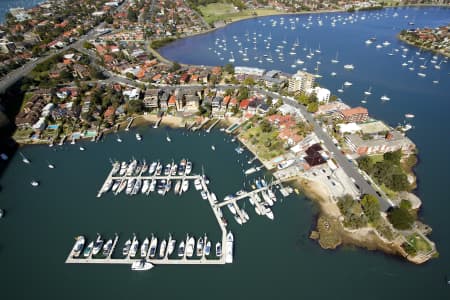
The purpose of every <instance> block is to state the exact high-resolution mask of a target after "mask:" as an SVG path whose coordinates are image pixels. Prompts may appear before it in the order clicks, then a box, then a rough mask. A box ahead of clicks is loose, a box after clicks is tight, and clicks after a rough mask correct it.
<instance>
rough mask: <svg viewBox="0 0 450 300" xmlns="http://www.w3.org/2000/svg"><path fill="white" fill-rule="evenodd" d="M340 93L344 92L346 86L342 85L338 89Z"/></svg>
mask: <svg viewBox="0 0 450 300" xmlns="http://www.w3.org/2000/svg"><path fill="white" fill-rule="evenodd" d="M337 91H338V92H339V93H343V92H344V86H343V85H342V86H341V88H340V89H338V90H337Z"/></svg>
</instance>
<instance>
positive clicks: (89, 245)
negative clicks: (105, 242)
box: [83, 242, 94, 257]
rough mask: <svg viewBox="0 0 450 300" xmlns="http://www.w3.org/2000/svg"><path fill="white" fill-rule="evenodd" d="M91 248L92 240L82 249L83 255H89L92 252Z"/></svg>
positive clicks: (92, 245) (92, 246)
mask: <svg viewBox="0 0 450 300" xmlns="http://www.w3.org/2000/svg"><path fill="white" fill-rule="evenodd" d="M92 248H94V242H90V243H89V244H88V245H87V247H86V249H84V251H83V256H84V257H89V255H91V253H92Z"/></svg>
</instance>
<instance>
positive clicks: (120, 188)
mask: <svg viewBox="0 0 450 300" xmlns="http://www.w3.org/2000/svg"><path fill="white" fill-rule="evenodd" d="M127 185H128V184H127V179H123V180H122V181H121V182H120V184H119V187H118V188H117V190H116V192H115V194H116V195H117V194H120V193H121V192H122V191H123V190H124V189H126V187H127Z"/></svg>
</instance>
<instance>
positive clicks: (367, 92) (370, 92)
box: [364, 87, 372, 96]
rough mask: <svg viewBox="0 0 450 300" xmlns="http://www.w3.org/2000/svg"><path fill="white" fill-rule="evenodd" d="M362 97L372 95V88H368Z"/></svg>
mask: <svg viewBox="0 0 450 300" xmlns="http://www.w3.org/2000/svg"><path fill="white" fill-rule="evenodd" d="M364 95H367V96H370V95H372V87H369V89H368V90H367V91H365V92H364Z"/></svg>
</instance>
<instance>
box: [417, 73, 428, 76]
mask: <svg viewBox="0 0 450 300" xmlns="http://www.w3.org/2000/svg"><path fill="white" fill-rule="evenodd" d="M417 75H418V76H419V77H426V76H427V74H425V73H417Z"/></svg>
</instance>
